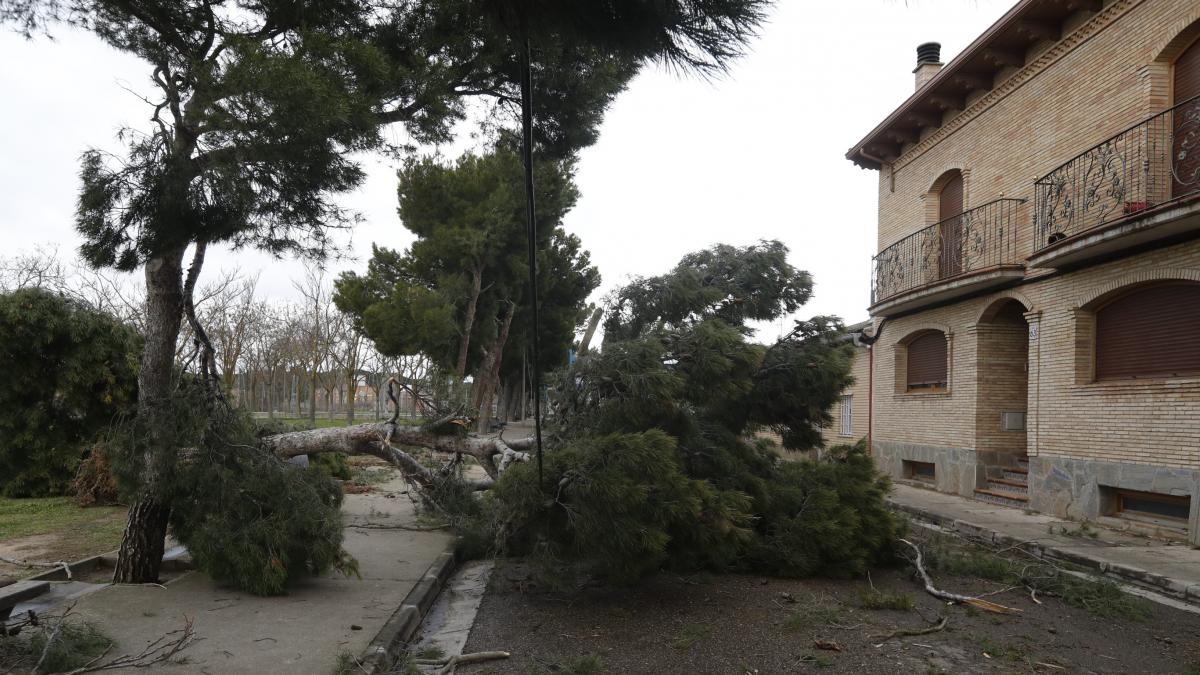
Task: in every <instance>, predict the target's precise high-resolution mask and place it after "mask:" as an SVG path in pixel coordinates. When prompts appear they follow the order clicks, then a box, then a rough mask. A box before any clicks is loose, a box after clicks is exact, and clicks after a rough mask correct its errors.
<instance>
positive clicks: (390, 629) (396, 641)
mask: <svg viewBox="0 0 1200 675" xmlns="http://www.w3.org/2000/svg"><path fill="white" fill-rule="evenodd" d="M454 544H455V542H454V541H451V542H450V543H449V544H448V545H447V546H446V551H445V552H443V553H441V554H439V555H438V557H436V558H434V559H433V563H432V564H430V565H429V568H428V569H426V570H425V574H424V575H423V576H422V577H421V580H420V581H418V582H417V585H416V586H413V588H412V590H411V591H409V592H408V595H406V596H404V601H403V602H401V603H400V607H399V608H397V609H396V611H395V612H393V613H392V615H391V616H390V617H389V618H388V620H387V621H386V622H385V623H384V624H383V628H380V629H379V632H378V633H376V635H375V637H374V638H372V639H371V642H370V643H368V644H367V649H366V651H364V652H363V655H362V658H360V659H359V667H360V668H361V669H362V671H363V672H364V673H366V675H380V674H382V673H387V672H390V670H391V668H392V666H393V665H395V663H396V661H397V659H398V658H399V656H400V654H401V653H402V652H403V651H404V647H405V645H407V644H408V643H409V641H410V640H412V637H413V635H415V634H416V632H417V630H418V629H419V628H420V627H421V622H422V621H423V620H424V619H425V615H426V614H428V613H429V608H430V607H433V602H434V600H436V599H437V596H438V593H440V592H441V591H442V587H443V586H445V585H446V580H447V579H449V578H450V575H452V574H454V570H455V569H457V568H458V561H457V559H456V558H455V556H454Z"/></svg>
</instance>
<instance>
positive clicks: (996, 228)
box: [871, 199, 1025, 317]
mask: <svg viewBox="0 0 1200 675" xmlns="http://www.w3.org/2000/svg"><path fill="white" fill-rule="evenodd" d="M1024 203H1025V200H1024V199H997V200H995V201H992V202H988V203H987V204H984V205H982V206H978V207H976V208H973V209H971V210H969V211H964V212H963V213H961V214H959V215H957V216H954V217H953V218H947V219H946V220H943V221H941V222H939V223H934V224H933V225H930V226H929V227H926V228H925V229H923V230H920V231H918V232H916V233H914V234H911V235H909V236H907V237H905V238H904V239H901V240H900V241H898V242H896V243H895V244H892V245H891V246H889V247H887V248H885V249H884V250H883V251H880V253H879V255H877V256H875V258H874V263H875V264H874V266H873V269H872V272H873V275H874V278H873V279H872V283H871V314H872V315H873V316H880V317H882V316H890V315H895V314H899V313H901V312H905V311H909V310H912V309H916V308H918V307H924V306H928V305H931V304H934V303H939V302H944V301H948V300H953V299H955V298H960V297H963V296H967V295H971V294H973V293H978V292H982V291H987V290H993V289H996V288H1000V287H1002V286H1007V285H1011V284H1012V283H1014V282H1015V281H1019V280H1020V279H1022V278H1023V277H1024V276H1025V265H1024V263H1023V261H1022V260H1021V256H1020V255H1019V253H1018V251H1017V242H1016V233H1017V226H1018V221H1019V220H1020V215H1021V214H1020V212H1021V210H1022V208H1021V207H1022V204H1024Z"/></svg>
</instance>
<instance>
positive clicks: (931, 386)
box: [905, 330, 949, 391]
mask: <svg viewBox="0 0 1200 675" xmlns="http://www.w3.org/2000/svg"><path fill="white" fill-rule="evenodd" d="M905 351H906V352H907V354H906V358H905V363H906V369H907V374H906V387H905V388H906V390H907V391H940V390H944V389H945V388H946V384H947V382H948V381H949V378H947V377H946V372H947V358H946V335H945V334H944V333H942V332H941V331H938V330H927V331H923V332H921V333H919V334H918V335H917V336H916V337H914V338H913V339H912V340H911V341H910V342H909V343H908V346H907V348H906V350H905Z"/></svg>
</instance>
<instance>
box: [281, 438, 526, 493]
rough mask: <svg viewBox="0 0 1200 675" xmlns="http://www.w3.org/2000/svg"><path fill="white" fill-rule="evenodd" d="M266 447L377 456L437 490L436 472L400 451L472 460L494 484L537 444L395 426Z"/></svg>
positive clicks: (287, 453) (293, 452)
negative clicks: (422, 451)
mask: <svg viewBox="0 0 1200 675" xmlns="http://www.w3.org/2000/svg"><path fill="white" fill-rule="evenodd" d="M261 442H262V445H263V447H264V448H266V449H267V450H270V451H271V452H273V453H275V454H276V455H277V456H279V457H284V458H288V457H296V456H298V455H311V454H317V453H322V452H340V453H343V454H347V455H372V456H374V457H379V458H380V459H383V460H384V461H387V462H390V463H391V464H393V465H395V466H396V467H397V468H399V469H400V470H401V471H402V472H404V474H405V475H407V476H408V477H410V478H412V479H413V480H415V481H416V482H417V483H419V484H421V485H423V486H429V485H432V484H433V482H434V474H433V472H432V471H431V470H430V469H428V468H427V467H425V466H423V465H422V464H421V463H420V462H418V461H417V460H416V458H414V457H413V456H412V455H410V454H408V453H407V452H405V451H404V450H401V449H400V448H398V447H396V446H405V445H407V446H415V447H419V448H427V449H429V450H436V451H438V452H446V453H460V454H463V455H470V456H471V457H474V458H475V459H476V460H477V461H478V462H479V465H480V466H482V467H483V470H484V471H486V472H487V474H488V476H490V477H491V478H492V480H496V479H498V478H499V477H500V475H501V474H502V473H504V470H505V469H507V468H508V467H509V466H510V465H511V464H512V463H513V462H527V461H529V454H528V453H526V452H523V451H522V450H523V449H524V448H528V447H530V446H531V445H532V444H533V440H532V439H528V438H526V439H521V440H518V441H513V442H511V443H509V442H505V441H503V440H501V439H499V438H490V437H489V438H481V437H478V436H467V437H465V438H464V437H460V436H443V435H438V434H434V433H433V432H431V431H430V430H429V429H428V428H426V427H412V426H405V425H398V424H393V423H391V422H375V423H371V424H358V425H355V426H350V427H332V428H326V429H310V430H308V431H293V432H289V433H285V434H276V435H274V436H267V437H266V438H263V439H262V441H261Z"/></svg>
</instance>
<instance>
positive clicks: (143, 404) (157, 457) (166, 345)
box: [113, 249, 184, 584]
mask: <svg viewBox="0 0 1200 675" xmlns="http://www.w3.org/2000/svg"><path fill="white" fill-rule="evenodd" d="M183 253H184V251H183V249H179V250H177V251H171V252H170V253H167V254H164V255H162V256H159V257H156V258H151V259H150V260H148V261H146V330H145V333H146V334H145V336H144V337H145V343H144V346H143V348H142V361H141V369H140V370H139V372H138V416H139V417H141V418H142V419H143V420H144V421H145V428H146V430H147V438H146V439H145V441H146V451H145V454H144V455H143V456H142V463H143V465H142V467H141V472H142V474H141V487H140V492H139V495H138V498H137V500H136V501H135V502H134V503H133V505H132V506H131V507H130V509H129V518H128V520H127V521H126V523H125V534H124V536H123V537H122V538H121V550H120V552H119V553H118V554H117V563H116V568H115V569H114V571H113V582H114V583H124V584H141V583H149V582H155V581H158V570H159V567H160V566H161V565H162V554H163V540H164V539H165V538H166V535H167V520H168V518H169V517H170V514H171V507H170V503H169V502H168V501H166V499H167V496H166V495H163V494H161V491H162V488H163V483H164V482H165V480H166V479H167V478H168V477H169V476H168V475H166V474H167V472H169V471H170V470H171V469H172V468H173V465H174V459H175V456H174V455H175V452H176V448H174V447H172V446H171V440H172V439H171V428H172V426H173V425H172V419H171V415H172V411H171V391H172V382H173V379H174V378H173V375H174V371H175V343H176V341H177V340H178V339H179V326H180V322H181V321H182V320H183Z"/></svg>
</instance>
